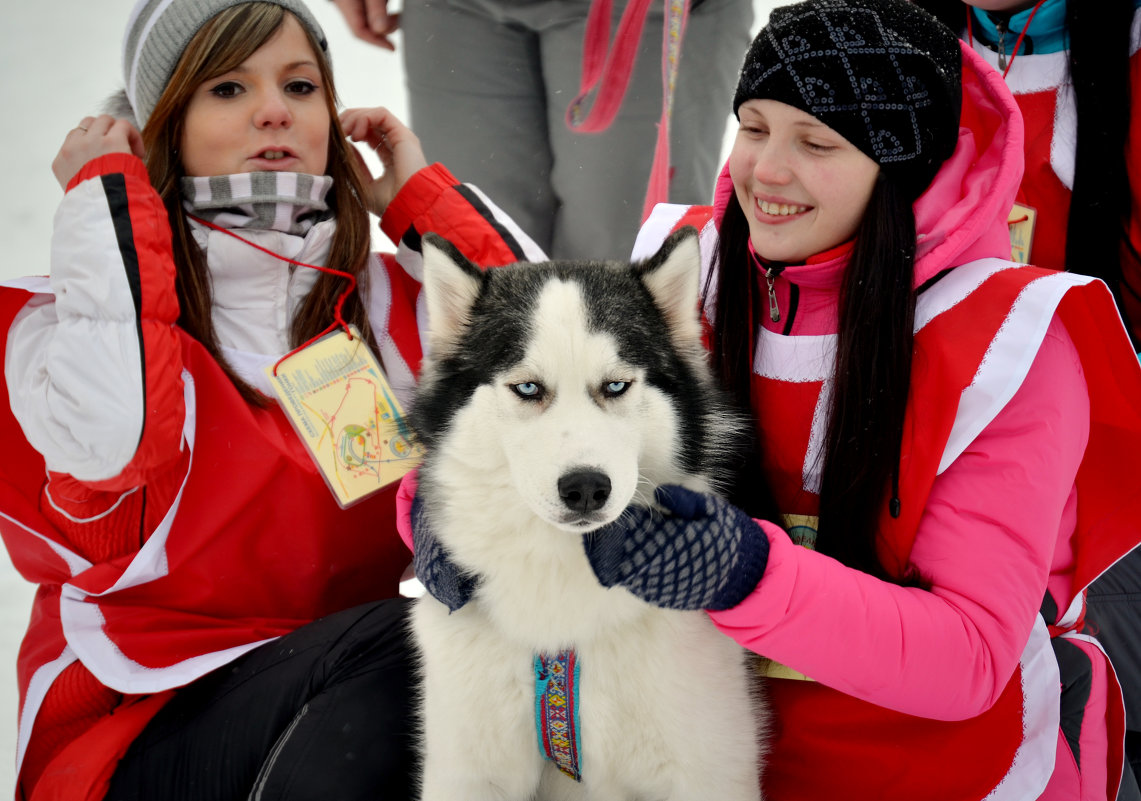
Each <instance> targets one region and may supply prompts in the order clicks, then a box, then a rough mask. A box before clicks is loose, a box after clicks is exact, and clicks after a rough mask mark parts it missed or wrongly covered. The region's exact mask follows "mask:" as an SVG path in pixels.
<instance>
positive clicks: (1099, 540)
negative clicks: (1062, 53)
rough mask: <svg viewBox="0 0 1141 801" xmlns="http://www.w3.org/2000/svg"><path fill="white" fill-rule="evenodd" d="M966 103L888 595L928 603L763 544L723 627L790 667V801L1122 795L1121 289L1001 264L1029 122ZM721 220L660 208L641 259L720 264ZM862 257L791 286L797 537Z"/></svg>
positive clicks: (773, 404)
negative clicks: (1076, 653)
mask: <svg viewBox="0 0 1141 801" xmlns="http://www.w3.org/2000/svg"><path fill="white" fill-rule="evenodd" d="M963 94H964V111H963V120H962V127H961V130H960V137H959V144H958V148H957V150H956V152H955V154H954V155H953V156H952V158H951V159H950V160H949V161H948V162H947V163H946V164H945V165H944V166H943V168H942V169H941V171H940V172H939V174H938V176H937V177H936V178H935V181H934V182H933V184H932V186H931V187H930V188H929V190H928V191H927V192H926V193H925V194H924V195H923V197H921V198H920V199H919V201H918V202H917V203H916V207H915V211H916V221H917V230H918V232H919V243H918V255H917V261H916V272H915V276H914V285H915V286H916V287H920V286H923V285H924V284H925V283H927V282H928V281H929V280H930V279H932V278H935V277H937V276H940V275H941V274H943V273H946V274H945V275H942V277H941V278H939V280H937V281H935V283H934V285H933V286H930V287H929V288H927V289H925V291H924V292H923V293H922V294H921V295H920V298H919V302H918V307H917V311H916V328H917V331H916V340H915V342H916V344H915V357H914V361H913V378H912V387H911V392H910V396H909V404H908V411H907V417H906V419H905V440H904V445H903V448H902V451H901V462H900V466H901V475H900V492H899V497H900V498H901V501H902V514H901V516H900V518H899V519H893V518H891V517H890V516H889V515H887V514H886V513H885V515H884V518H883V519H882V521H881V529H880V542H879V546H880V547H879V550H880V555H881V559H882V560H883V562H884V564H885V566H887V567H888V569H889V570H891V571H892V572H893V573H894V574H895V575H897V576H900V575H902V574H903V572H904V568H905V567H906V566H908V565H910V566H912V567H914V568H915V569H916V570H917V571H918V573H919V575H920V576H922V578H923V579H924V580H925V581H927V582H929V584H930V586H929V588H928V589H919V588H914V587H908V588H905V587H901V586H898V585H896V584H892V583H888V582H884V581H881V580H879V579H877V578H874V577H872V576H870V575H867V574H865V573H862V572H860V571H858V570H854V569H851V568H848V567H845V566H844V565H842V564H840V563H839V562H837V561H836V560H834V559H832V558H830V557H827V556H824V555H822V554H819V553H817V552H815V551H813V550H810V549H808V548H805V547H801V546H800V545H797V544H794V541H793V539H792V538H791V537H790V534H789V533H788V532H787V531H786V530H785V529H784V528H782V527H778V526H777V525H775V524H773V523H769V522H766V523H764V524H763V525H764V526H765V530H766V533H767V535H768V537H769V541H770V555H769V560H768V564H767V567H766V570H765V573H764V576H763V578H762V579H761V581H760V583H759V584H758V586H757V588H756V590H755V591H754V592H753V593H752V594H751V595H750V596H748V597H747V598H746V599H745V600H744V601H743V602H742V603H741V604H740V605H738V606H737V607H735V608H733V609H730V610H726V611H722V612H713V613H711V616H712V618H713V620H714V621H715V622H716V623H717V625H718V626H720V627H721V628H722V630H724V631H725V632H726V633H727V634H728V635H730V636H732V637H733V638H735V639H736V640H737V641H738V642H740V643H742V644H743V645H744V646H746V647H747V648H749V649H751V650H753V651H755V652H756V653H758V654H761V655H763V656H765V657H768V658H769V659H771V660H775V662H776V663H779V665H780V666H781V667H778V668H776V669H773V670H770V671H769V672H770V674H771V675H772V676H773V678H771V680H770V681H769V683H768V689H767V694H768V697H769V699H770V702H771V704H772V706H773V709H774V712H775V718H776V720H775V723H774V725H773V727H772V731H773V740H772V747H771V751H770V753H769V756H768V758H767V760H766V769H765V770H766V779H765V789H766V792H767V793H768V794H769V795H770V796H771V797H774V798H813V799H815V798H846V799H867V800H868V801H872V800H873V799H875V801H892V800H894V799H913V798H923V799H928V800H932V799H934V800H936V801H939V800H941V799H946V801H965V800H966V799H983V798H990V799H1029V798H1038V797H1046V798H1051V799H1062V798H1065V799H1078V798H1080V799H1089V798H1102V799H1104V798H1106V797H1110V798H1112V797H1113V795H1114V793H1115V792H1116V786H1117V782H1118V780H1119V778H1120V775H1121V765H1122V761H1121V737H1122V728H1123V720H1122V709H1121V703H1120V697H1119V693H1118V692H1117V691H1116V688H1115V681H1114V679H1113V676H1112V671H1111V669H1109V668H1108V665H1107V663H1106V660H1105V659H1104V658H1103V657H1102V656H1101V654H1100V652H1099V651H1097V650H1096V645H1095V644H1094V643H1092V642H1089V641H1088V640H1086V639H1084V635H1082V634H1080V633H1079V626H1080V621H1081V616H1082V612H1083V606H1082V591H1083V589H1084V588H1085V587H1086V586H1087V585H1088V584H1089V583H1090V582H1091V581H1092V580H1093V579H1094V578H1096V577H1097V575H1099V574H1100V573H1101V572H1103V571H1104V570H1105V569H1106V568H1107V567H1108V566H1109V565H1111V564H1112V563H1113V562H1114V561H1115V560H1116V559H1118V558H1120V557H1121V556H1122V555H1123V554H1124V553H1126V552H1127V551H1128V550H1129V548H1131V547H1133V546H1134V545H1136V544H1137V543H1138V542H1139V541H1141V473H1139V471H1138V470H1137V468H1136V454H1137V453H1139V452H1141V450H1139V448H1141V369H1139V367H1138V364H1137V360H1136V357H1135V356H1134V354H1133V353H1132V350H1131V348H1130V347H1129V342H1128V339H1127V338H1126V336H1125V332H1124V329H1123V328H1122V326H1121V323H1120V319H1119V317H1118V315H1117V313H1116V309H1115V307H1114V305H1113V300H1112V297H1111V296H1110V295H1109V293H1108V291H1107V290H1106V288H1105V287H1104V285H1103V284H1101V283H1100V282H1097V281H1094V280H1092V279H1088V278H1085V277H1082V276H1077V275H1073V274H1067V273H1057V272H1053V271H1046V270H1041V269H1038V268H1031V267H1023V266H1020V265H1017V264H1014V263H1013V262H1010V261H1007V260H1006V259H1007V258H1008V257H1009V247H1010V245H1009V238H1008V234H1007V230H1006V219H1007V211H1008V209H1009V208H1010V203H1011V201H1012V200H1013V198H1014V194H1015V191H1016V189H1017V187H1018V184H1019V179H1020V177H1021V165H1022V129H1021V124H1020V118H1019V114H1018V110H1017V107H1016V106H1015V104H1014V101H1013V99H1012V98H1011V96H1010V93H1009V91H1008V90H1007V89H1006V87H1005V85H1004V84H1003V83H1002V78H1001V76H1000V75H999V74H998V73H996V72H994V71H993V70H991V69H990V68H988V67H986V66H985V65H984V64H982V63H981V60H980V59H979V58H978V57H977V56H974V55H973V54H972V53H970V52H969V51H967V52H965V53H964V88H963ZM729 202H735V200H733V190H732V185H731V183H730V182H729V179H728V176H727V173H726V174H723V176H722V181H721V183H720V186H719V192H718V199H717V204H718V206H720V208H724V204H727V203H729ZM719 219H720V212H719V211H717V210H716V208H715V209H714V210H712V211H711V210H709V209H699V208H692V207H691V208H685V207H677V206H673V207H670V206H659V207H658V209H657V210H656V211H655V214H654V215H653V216H652V217H651V219H650V220H649V221H647V224H646V225H645V226H644V228H643V230H642V232H641V234H640V236H639V239H638V243H637V245H636V251H635V255H636V256H641V255H648V254H649V253H652V252H653V250H654V249H656V247H657V245H658V243H660V241H661V240H662V238H663V236H664V235H665V234H666V233H668V232H669V231H670V230H672V229H674V228H676V227H677V226H679V225H683V224H696V225H697V226H698V227H699V229H701V230H702V241H703V244H705V245H706V246H707V247H705V250H706V251H707V255H710V256H711V254H712V251H713V246H714V245H715V242H716V237H717V230H716V229H717V222H718V220H719ZM849 252H850V248H845V247H841V248H838V249H837V250H835V251H831V252H829V253H827V254H821V255H820V256H819V257H818V258H816V259H810V260H809V263H807V264H804V265H799V266H789V267H786V268H785V270H784V271H783V272H782V273H781V274H780V277H779V278H778V279H777V282H776V287H775V288H776V292H777V300H778V304H779V305H780V307H781V309H782V312H783V316H782V319H781V321H780V322H779V323H772V322H771V321H769V320H768V319H765V320H764V330H763V331H761V333H760V336H759V339H758V341H757V345H756V353H757V356H756V360H755V362H754V371H755V374H754V378H753V387H754V392H753V395H754V413H755V419H756V423H757V426H758V429H759V432H760V435H761V438H762V441H763V442H765V449H764V451H765V457H766V461H765V463H764V469H765V472H766V475H767V477H768V479H769V481H770V484H771V485H772V487H773V488H774V492H775V494H776V495H777V500H778V502H780V503H782V511H784V512H785V513H786V514H790V513H791V514H801V515H806V516H812V515H815V514H816V500H817V497H818V496H817V493H818V491H819V480H820V476H819V472H818V470H819V463H818V456H819V454H820V452H821V447H822V446H821V442H822V435H823V432H824V430H825V426H826V423H827V409H828V405H827V404H828V396H829V393H830V391H831V383H832V381H831V376H832V371H833V369H834V367H833V366H834V359H835V342H836V336H835V332H836V330H837V304H838V292H839V286H840V279H841V275H842V273H843V270H844V268H845V266H846V264H847V258H848V254H849ZM794 296H795V301H794ZM1047 594H1048V595H1049V597H1050V598H1052V599H1053V601H1054V606H1056V608H1057V612H1056V614H1055V615H1053V616H1052V618H1051V619H1050V620H1044V619H1043V618H1042V617H1041V616H1040V615H1039V609H1040V607H1041V606H1042V604H1043V599H1044V597H1046V596H1047ZM1047 624H1050V625H1047ZM1063 632H1064V633H1065V636H1067V637H1070V638H1071V639H1074V640H1076V641H1079V642H1081V643H1082V644H1083V645H1084V646H1089V649H1090V650H1089V651H1088V652H1087V653H1089V654H1090V655H1091V669H1092V670H1094V671H1095V672H1096V673H1097V676H1096V680H1095V682H1094V684H1095V689H1094V691H1093V692H1092V693H1091V702H1094V703H1095V704H1098V703H1099V704H1100V708H1097V709H1094V710H1093V711H1092V713H1090V717H1089V719H1088V722H1089V725H1087V726H1083V730H1082V738H1083V739H1082V748H1083V750H1082V753H1081V770H1080V771H1078V770H1077V766H1076V764H1075V762H1074V759H1073V757H1071V756H1069V755H1068V754H1069V752H1068V751H1067V750H1066V749H1065V748H1064V746H1065V742H1064V740H1063V739H1062V736H1061V733H1060V731H1059V673H1058V666H1057V663H1056V660H1055V658H1054V655H1053V653H1052V650H1051V647H1050V635H1051V634H1056V635H1060V634H1062V633H1063ZM806 677H810V678H806ZM1107 720H1108V724H1107V723H1106V721H1107ZM1107 726H1108V729H1109V733H1108V734H1107ZM1067 759H1068V760H1069V762H1068V764H1067V763H1066V762H1065V760H1067Z"/></svg>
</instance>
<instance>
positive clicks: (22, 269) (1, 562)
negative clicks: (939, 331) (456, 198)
mask: <svg viewBox="0 0 1141 801" xmlns="http://www.w3.org/2000/svg"><path fill="white" fill-rule="evenodd" d="M778 4H783V2H782V3H777V2H772V1H771V0H754V7H755V9H756V19H755V20H754V30H756V29H759V28H760V26H761V25H762V24H763V22H764V20H765V19H767V17H768V13H769V10H770V9H771V8H772V7H773V6H775V5H778ZM133 5H134V0H42V1H40V0H37V2H13V3H6V4H5V6H6V8H5V12H6V13H5V20H4V24H3V26H2V27H0V75H3V76H4V78H3V82H2V83H0V177H2V178H3V179H4V186H5V187H6V189H4V191H2V192H0V221H2V222H0V231H2V232H3V233H2V235H0V279H7V278H15V277H18V276H22V275H42V274H46V273H47V271H48V254H49V246H50V242H51V230H52V217H53V215H54V213H55V208H56V204H57V203H58V202H59V198H60V196H61V193H62V192H61V190H60V187H59V185H58V184H57V183H56V180H55V177H54V176H53V175H52V171H51V162H52V159H53V158H54V157H55V154H56V152H57V150H58V149H59V146H60V144H61V143H62V141H63V138H64V136H65V135H66V134H67V132H68V130H70V129H71V128H73V127H75V125H76V124H77V123H78V122H79V121H80V120H81V119H82V118H83V117H84V116H86V115H88V114H97V113H99V111H100V107H101V104H102V102H103V100H104V99H105V98H106V97H108V96H109V95H110V94H112V93H113V92H114V91H116V90H117V89H119V88H120V87H121V86H122V80H121V79H120V77H119V76H120V69H119V58H120V56H119V46H120V40H121V37H122V32H123V27H124V26H125V24H126V20H127V15H128V13H129V12H130V10H131V7H132V6H133ZM393 5H395V4H393ZM310 6H311V8H312V10H313V12H314V14H315V15H316V16H317V18H318V19H319V21H320V22H321V24H322V26H324V28H325V33H326V35H327V36H328V38H329V42H330V48H331V51H332V54H333V64H334V69H335V71H336V75H337V87H338V91H339V93H340V95H341V100H342V102H343V103H344V105H345V106H346V107H353V106H374V105H385V106H388V107H389V108H390V109H391V110H392V111H393V112H395V113H396V114H397V115H398V116H400V117H401V118H402V119H404V120H405V121H407V119H408V113H407V108H408V106H407V102H406V96H405V87H404V73H403V68H402V64H401V59H400V55H399V52H397V53H391V52H388V51H384V50H380V49H379V48H376V47H373V46H371V45H367V44H364V43H363V42H360V41H358V40H356V39H354V38H353V37H352V36H351V35H350V34H349V32H348V28H347V27H346V26H345V24H344V21H343V20H342V19H341V17H340V14H339V13H338V12H337V10H336V9H335V8H334V6H333V4H332V3H330V2H326V1H325V0H311V2H310ZM395 40H396V45H397V49H398V51H399V48H400V36H399V34H397V36H396V37H395ZM742 55H743V54H742ZM727 141H728V137H727ZM371 163H372V164H373V166H374V168H375V165H376V162H375V160H374V159H373V160H372V162H371ZM460 177H461V178H462V176H460ZM695 200H697V199H696V198H695ZM381 244H383V243H380V242H378V246H380V245H381ZM5 400H6V399H5ZM3 450H4V448H3V444H2V443H0V458H3ZM0 550H2V549H0ZM32 593H33V587H32V586H31V585H30V584H27V583H26V582H25V581H23V579H21V578H20V576H19V575H18V574H17V573H16V571H15V570H14V569H13V568H12V564H11V562H10V561H9V559H8V556H7V553H6V552H4V553H3V555H0V799H3V798H5V797H10V796H9V795H8V794H9V793H10V792H11V788H12V787H13V786H14V782H15V776H14V773H15V770H14V766H15V753H16V719H17V693H16V671H15V663H16V651H17V648H18V647H19V642H20V638H21V637H22V636H23V633H24V629H25V627H26V625H27V622H28V612H29V609H30V605H31V600H32Z"/></svg>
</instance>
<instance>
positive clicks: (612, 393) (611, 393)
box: [605, 381, 630, 398]
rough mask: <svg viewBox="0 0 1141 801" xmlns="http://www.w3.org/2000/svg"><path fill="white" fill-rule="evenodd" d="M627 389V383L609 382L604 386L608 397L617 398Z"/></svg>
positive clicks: (628, 385)
mask: <svg viewBox="0 0 1141 801" xmlns="http://www.w3.org/2000/svg"><path fill="white" fill-rule="evenodd" d="M629 388H630V382H629V381H611V382H609V383H608V384H607V385H606V387H605V390H606V395H607V396H608V397H611V398H617V397H618V396H619V395H621V394H622V393H623V392H625V391H626V390H628V389H629Z"/></svg>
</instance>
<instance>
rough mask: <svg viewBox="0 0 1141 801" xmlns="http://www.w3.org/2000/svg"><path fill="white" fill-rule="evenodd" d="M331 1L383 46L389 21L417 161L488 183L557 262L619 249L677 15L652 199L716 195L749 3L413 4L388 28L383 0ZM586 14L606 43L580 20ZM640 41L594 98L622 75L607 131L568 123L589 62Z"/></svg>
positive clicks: (646, 174) (635, 209) (645, 160)
mask: <svg viewBox="0 0 1141 801" xmlns="http://www.w3.org/2000/svg"><path fill="white" fill-rule="evenodd" d="M334 2H335V3H336V5H337V7H338V8H339V9H340V10H341V12H342V14H343V15H344V17H345V19H346V21H347V22H348V24H349V26H350V28H352V30H353V32H354V34H356V35H357V36H358V37H359V38H361V39H363V40H365V41H369V42H372V43H374V44H377V45H378V46H380V47H384V48H386V49H393V47H394V45H393V43H392V40H391V38H390V34H391V33H393V32H394V31H395V30H396V29H397V26H399V28H400V29H401V30H402V31H403V47H404V63H405V72H406V75H407V81H408V101H409V109H410V115H411V119H410V123H411V125H412V127H413V129H414V130H416V131H417V134H418V135H419V137H420V140H421V142H422V144H423V146H424V153H425V155H426V156H427V157H428V159H429V160H434V161H441V162H443V163H445V164H448V165H449V167H451V168H452V169H454V170H456V171H457V172H458V173H459V174H462V175H464V176H465V179H470V180H471V181H472V182H473V183H475V184H477V185H478V186H479V187H480V188H481V189H483V190H485V191H486V192H487V194H488V195H489V196H490V197H492V198H494V199H495V202H496V203H498V204H499V205H500V206H501V207H502V208H503V209H504V211H506V212H507V213H508V214H510V215H511V217H513V218H514V219H515V221H516V222H518V223H519V225H520V227H521V228H522V229H523V230H524V231H526V232H527V233H528V234H529V235H530V236H531V237H532V238H533V239H534V240H535V241H536V242H537V243H538V245H539V246H540V247H541V248H542V249H543V250H545V251H546V252H547V253H548V254H550V255H551V257H552V258H623V257H625V256H627V255H629V253H630V248H631V246H632V245H633V242H634V232H635V231H636V230H637V228H638V225H639V223H640V222H641V221H642V219H643V216H644V215H643V205H644V199H645V198H646V196H647V184H648V182H649V181H650V176H651V170H652V166H653V162H654V151H655V147H654V142H655V139H656V137H657V136H658V130H659V123H660V122H661V120H662V116H663V88H662V87H663V69H664V68H665V66H666V65H665V64H664V63H663V60H664V59H668V56H669V53H668V52H663V51H664V50H666V51H668V48H664V47H663V26H664V25H665V24H666V17H667V15H670V16H671V18H672V19H673V20H675V22H677V23H678V24H680V23H681V22H682V21H683V20H684V23H685V24H684V33H683V36H682V39H681V46H680V60H679V61H678V62H677V63H676V66H677V82H676V90H675V93H674V96H673V102H672V114H670V119H669V133H670V135H669V142H668V145H669V149H670V150H669V152H670V154H671V159H670V161H669V164H668V168H667V170H668V171H667V174H666V176H665V177H666V178H667V179H668V195H667V196H663V197H660V198H659V199H660V200H663V201H664V200H672V201H675V202H687V203H692V202H709V200H710V198H711V197H712V191H713V178H714V176H715V175H716V173H717V168H718V166H719V165H718V159H719V157H720V152H719V149H718V148H717V147H711V146H710V143H717V142H720V141H722V138H723V136H724V133H725V130H726V126H727V123H728V115H727V114H726V113H725V102H724V99H725V98H726V97H729V96H730V95H731V94H732V92H733V87H734V86H735V85H736V80H737V74H738V70H739V68H740V56H741V53H742V52H744V50H745V49H746V48H747V46H748V44H749V41H750V30H751V27H752V24H753V3H752V0H686V2H681V0H675V2H673V3H670V2H669V0H667V1H666V2H665V3H661V2H649V1H648V0H628V2H627V0H618V2H615V3H613V7H612V8H611V3H610V2H608V1H606V0H545V1H544V2H533V1H531V0H407V2H406V3H405V4H404V9H403V13H402V14H401V15H400V17H399V19H398V20H397V18H396V17H395V15H391V14H389V13H388V10H387V2H386V0H334ZM663 6H664V8H663ZM671 6H672V8H671ZM607 10H609V12H610V13H609V14H607V13H606V12H607ZM679 10H680V11H681V12H682V13H680V14H678V13H677V12H678V11H679ZM592 11H593V12H594V14H595V15H596V18H597V20H598V21H603V22H609V28H610V30H612V31H616V33H614V35H613V37H607V36H606V35H605V31H602V32H601V33H600V32H599V30H598V29H596V28H592V27H591V26H589V25H588V18H589V17H590V16H591V12H592ZM686 12H688V13H686ZM607 17H609V19H607ZM638 30H640V31H641V36H640V38H636V34H637V31H638ZM611 39H612V41H611ZM635 47H636V57H635V58H634V59H633V62H632V63H631V64H630V65H629V66H628V70H627V69H623V68H622V67H621V66H618V67H617V68H616V69H614V70H613V71H604V72H603V73H602V77H601V79H600V81H599V85H598V90H599V93H600V94H601V93H602V92H603V91H604V89H605V86H606V84H607V83H608V82H611V81H622V80H624V79H625V77H627V75H628V77H629V85H628V87H627V89H626V92H625V94H624V96H623V97H622V98H621V106H620V108H619V110H618V113H617V116H616V117H615V118H614V120H613V122H612V124H611V125H610V126H609V127H608V128H606V130H605V131H603V132H600V133H581V132H577V131H576V130H573V129H572V128H571V127H570V126H569V125H568V123H567V119H566V118H567V110H568V107H569V106H570V105H571V104H572V101H574V100H575V98H576V97H578V96H579V95H580V92H581V91H582V89H583V88H584V87H583V82H582V80H581V79H582V75H583V74H584V73H585V74H587V75H590V74H591V70H590V64H589V62H590V59H592V58H595V57H598V58H601V57H602V56H603V55H609V56H610V57H611V58H612V59H615V61H618V60H620V57H621V56H622V55H623V54H625V55H627V56H630V55H634V53H633V48H635ZM608 48H609V50H610V52H609V53H608V54H606V53H604V52H603V51H605V50H607V49H608ZM676 55H677V54H676V53H675V56H676Z"/></svg>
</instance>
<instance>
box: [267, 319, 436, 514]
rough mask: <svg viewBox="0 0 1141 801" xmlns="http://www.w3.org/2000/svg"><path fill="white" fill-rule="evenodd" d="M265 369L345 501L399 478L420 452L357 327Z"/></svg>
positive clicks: (327, 478) (334, 489)
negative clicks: (350, 336) (348, 333)
mask: <svg viewBox="0 0 1141 801" xmlns="http://www.w3.org/2000/svg"><path fill="white" fill-rule="evenodd" d="M351 330H352V339H350V338H349V336H348V335H347V334H345V332H344V331H337V332H335V333H332V334H329V335H328V336H326V337H322V338H321V339H319V340H317V341H316V342H314V343H313V344H312V345H309V346H307V347H306V348H304V349H303V350H300V351H298V352H297V353H295V354H293V355H292V356H290V357H289V358H288V359H286V360H285V361H283V362H281V363H280V364H279V365H278V367H277V374H276V375H274V368H273V366H272V365H271V366H270V367H267V368H266V373H267V375H268V376H269V380H270V383H271V384H272V385H273V388H274V391H275V392H276V393H277V396H278V398H279V399H280V400H281V407H282V409H284V410H285V414H286V416H287V417H288V418H289V421H290V422H291V423H292V424H293V428H294V429H295V430H296V431H297V434H298V436H299V437H301V441H302V442H304V443H305V447H306V448H308V450H309V454H310V455H311V456H312V457H313V461H314V462H315V463H316V465H317V467H318V468H319V470H320V471H321V475H322V476H323V477H324V478H325V483H326V484H328V485H329V489H330V490H332V492H333V496H334V497H335V498H336V499H337V503H339V504H340V505H341V506H342V507H347V506H350V505H352V504H354V503H356V502H357V501H359V500H361V499H362V498H365V497H366V496H368V495H371V494H372V493H374V492H377V491H379V490H381V489H383V488H384V487H386V486H388V485H389V484H391V483H393V482H394V481H398V480H400V478H402V477H403V476H404V474H405V473H407V472H408V471H409V470H411V469H412V468H414V467H416V466H417V465H418V464H419V462H420V459H421V457H422V456H423V451H422V450H421V448H420V447H418V446H416V445H414V444H413V443H412V437H411V433H410V431H409V430H408V427H407V424H406V423H405V420H404V410H403V409H402V408H401V406H400V402H399V401H398V400H397V399H396V396H395V395H394V394H393V393H392V387H391V386H389V383H388V379H386V378H385V377H384V372H383V371H382V370H381V369H380V364H378V363H377V360H376V357H375V356H374V355H373V353H372V351H371V350H370V349H369V347H368V345H366V344H365V342H364V340H363V339H361V337H360V334H359V333H358V332H357V330H356V329H355V328H351Z"/></svg>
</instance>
